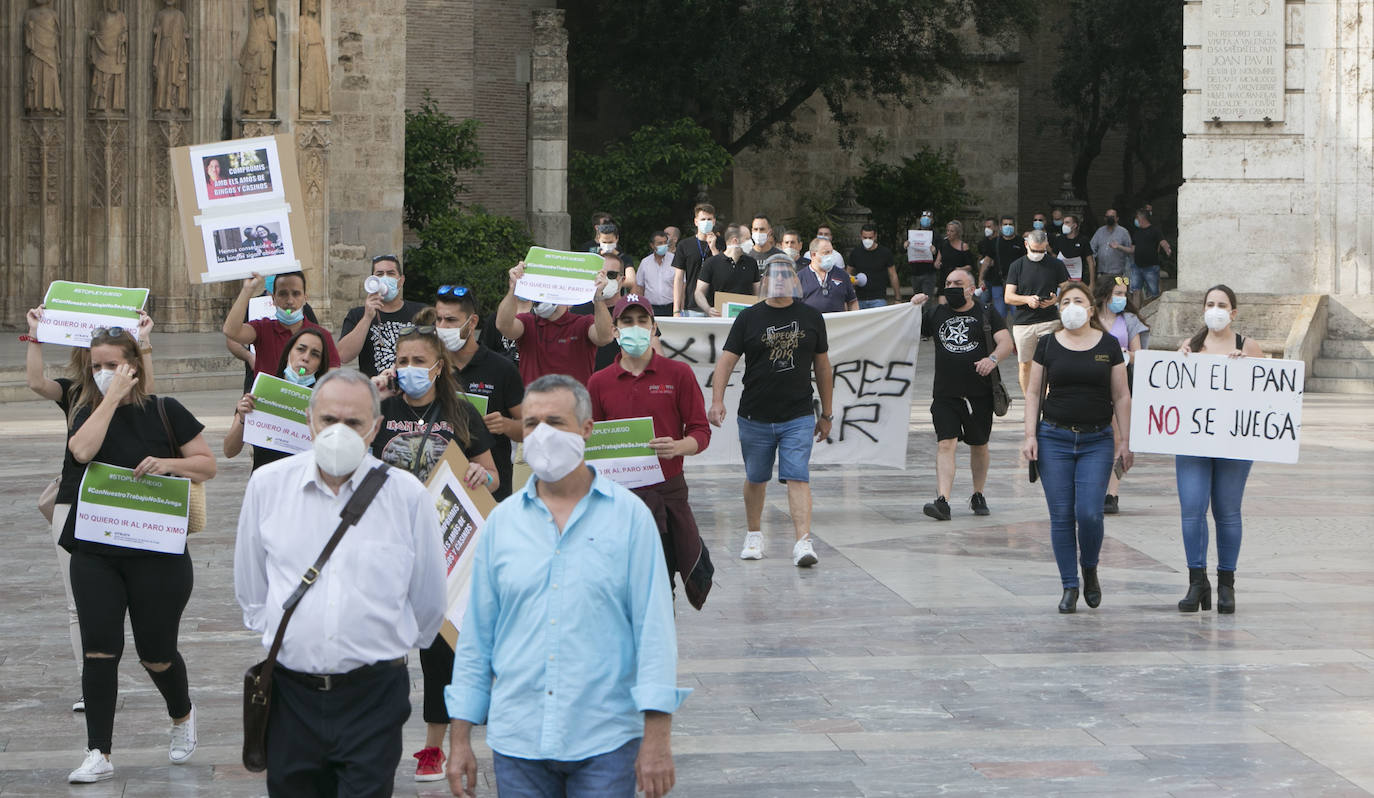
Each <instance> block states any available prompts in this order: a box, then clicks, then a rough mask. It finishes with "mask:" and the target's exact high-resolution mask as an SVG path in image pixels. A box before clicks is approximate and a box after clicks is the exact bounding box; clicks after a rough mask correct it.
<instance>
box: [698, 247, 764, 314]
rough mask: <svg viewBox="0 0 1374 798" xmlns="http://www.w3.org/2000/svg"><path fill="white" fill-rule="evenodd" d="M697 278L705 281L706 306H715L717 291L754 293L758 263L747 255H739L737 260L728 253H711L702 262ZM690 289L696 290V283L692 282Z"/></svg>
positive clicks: (757, 277) (757, 278) (757, 275)
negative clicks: (731, 258)
mask: <svg viewBox="0 0 1374 798" xmlns="http://www.w3.org/2000/svg"><path fill="white" fill-rule="evenodd" d="M697 279H698V280H700V281H701V282H704V283H706V306H707V307H715V306H716V292H717V291H724V292H725V293H727V294H752V293H754V284H755V283H757V282H758V281H759V264H758V262H757V261H755V260H754V259H753V258H751V257H749V256H748V255H740V256H739V260H737V261H733V260H730V256H729V255H712V256H711V257H709V258H707V259H706V263H704V264H702V266H701V272H700V273H699V274H698V275H697ZM692 290H693V291H696V283H692ZM692 307H693V308H695V307H696V305H695V304H692Z"/></svg>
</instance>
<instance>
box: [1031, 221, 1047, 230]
mask: <svg viewBox="0 0 1374 798" xmlns="http://www.w3.org/2000/svg"><path fill="white" fill-rule="evenodd" d="M1031 227H1034V228H1035V229H1036V230H1044V229H1045V223H1044V222H1043V221H1041V220H1039V219H1036V220H1035V221H1033V222H1031Z"/></svg>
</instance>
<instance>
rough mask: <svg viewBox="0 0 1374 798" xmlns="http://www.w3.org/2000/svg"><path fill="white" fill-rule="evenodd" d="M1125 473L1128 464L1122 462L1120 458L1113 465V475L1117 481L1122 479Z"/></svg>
mask: <svg viewBox="0 0 1374 798" xmlns="http://www.w3.org/2000/svg"><path fill="white" fill-rule="evenodd" d="M1125 473H1126V464H1125V463H1124V462H1122V460H1121V458H1120V457H1118V458H1116V462H1115V463H1112V474H1114V475H1115V476H1116V478H1117V479H1121V477H1122V476H1123V475H1124V474H1125Z"/></svg>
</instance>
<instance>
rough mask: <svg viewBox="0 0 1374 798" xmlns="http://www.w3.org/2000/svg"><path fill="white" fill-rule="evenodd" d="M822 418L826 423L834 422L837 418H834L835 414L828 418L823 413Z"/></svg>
mask: <svg viewBox="0 0 1374 798" xmlns="http://www.w3.org/2000/svg"><path fill="white" fill-rule="evenodd" d="M821 418H823V419H825V420H826V421H834V420H835V416H834V414H833V413H832V414H831V415H828V416H827V415H826V414H824V413H821Z"/></svg>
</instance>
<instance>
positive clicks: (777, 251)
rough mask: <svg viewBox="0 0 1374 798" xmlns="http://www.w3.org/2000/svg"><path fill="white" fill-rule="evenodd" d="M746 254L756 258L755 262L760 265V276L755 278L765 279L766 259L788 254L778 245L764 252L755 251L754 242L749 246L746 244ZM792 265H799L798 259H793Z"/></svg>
mask: <svg viewBox="0 0 1374 798" xmlns="http://www.w3.org/2000/svg"><path fill="white" fill-rule="evenodd" d="M744 254H746V255H748V256H749V257H751V258H753V259H754V263H756V264H758V267H759V276H758V277H757V278H755V279H759V280H761V279H763V264H764V261H766V260H768V259H769V258H771V257H773V256H774V255H783V256H786V255H787V253H786V252H783V251H782V249H781V248H780V247H777V246H772V247H769V248H768V249H765V250H764V251H762V252H755V251H754V245H753V244H749V245H748V246H746V247H745V248H744ZM789 260H791V259H790V258H789ZM792 265H793V266H794V267H795V266H796V265H797V263H796V261H793V262H792Z"/></svg>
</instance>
